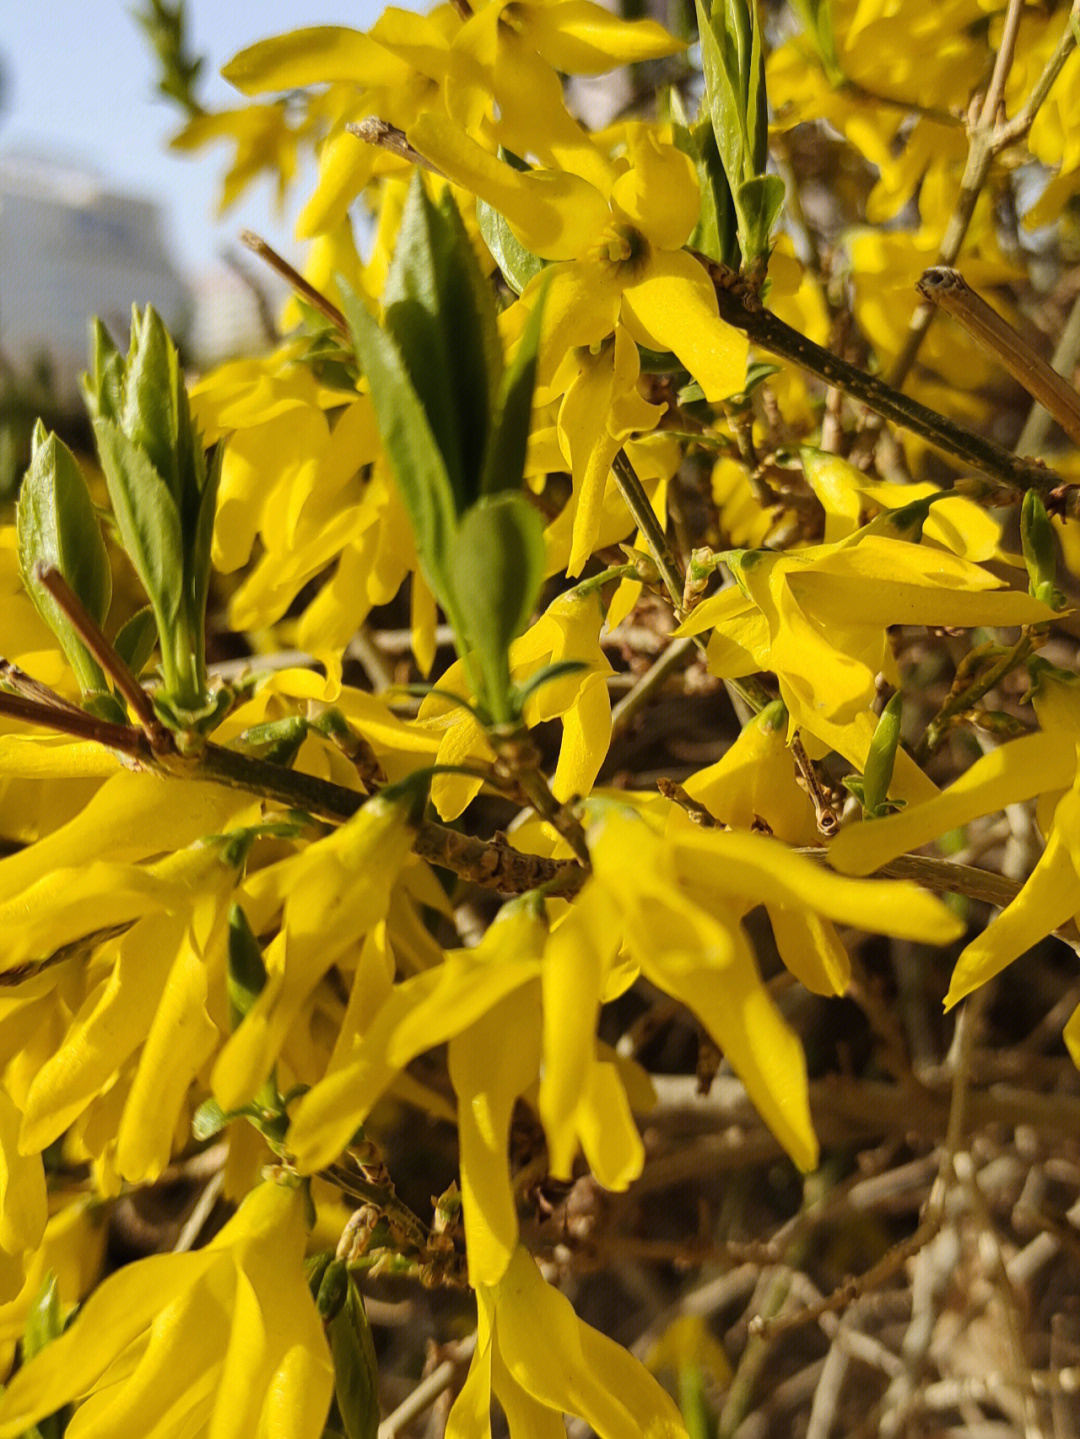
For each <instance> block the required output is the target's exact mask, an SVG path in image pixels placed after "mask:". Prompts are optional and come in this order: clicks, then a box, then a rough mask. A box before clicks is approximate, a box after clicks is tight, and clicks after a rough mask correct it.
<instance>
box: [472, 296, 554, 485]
mask: <svg viewBox="0 0 1080 1439" xmlns="http://www.w3.org/2000/svg"><path fill="white" fill-rule="evenodd" d="M546 299H547V282H546V281H542V282H541V287H540V293H539V294H538V295H537V297H536V303H535V304H534V305H533V307H532V310H531V312H530V314H529V318H528V319H527V320H526V321H525V329H524V331H523V332H522V335H521V339H520V340H519V342H518V347H517V351H516V353H515V355H514V359H513V363H512V364H511V365H510V366H509V368H508V369H507V370H506V372H505V374H504V375H503V379H502V387H501V391H500V394H499V397H498V403H497V405H496V408H495V414H494V416H493V418H492V424H491V432H490V435H489V437H488V444H487V453H486V454H485V456H484V470H483V474H482V476H481V479H480V493H481V494H483V495H497V494H499V493H501V492H502V491H504V490H520V489H521V479H522V474H523V472H524V470H525V451H526V449H527V448H528V444H529V429H530V424H529V422H530V419H531V417H532V397H533V387H534V384H535V382H536V356H537V352H538V351H539V348H540V333H541V330H542V328H543V319H544V304H545V301H546Z"/></svg>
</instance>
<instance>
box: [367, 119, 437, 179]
mask: <svg viewBox="0 0 1080 1439" xmlns="http://www.w3.org/2000/svg"><path fill="white" fill-rule="evenodd" d="M345 128H346V130H348V132H349V134H350V135H355V136H356V138H357V139H358V140H363V141H364V143H365V144H366V145H375V146H377V147H378V149H380V150H386V151H388V152H389V153H390V154H391V155H396V156H397V157H398V159H399V160H407V161H408V162H409V164H410V165H417V166H419V168H420V169H421V170H427V171H428V173H429V174H432V175H440V176H442V178H443V179H445V178H446V177H445V175H443V172H442V171H441V170H440V169H439V167H438V165H433V164H432V163H431V161H430V160H425V159H424V157H423V155H421V153H420V151H419V150H414V149H413V147H412V146H411V145H410V144H409V142H408V140H407V139H406V138H405V131H404V130H401V129H399V128H398V126H397V125H391V123H390V121H389V120H383V119H381V118H380V117H379V116H378V115H368V116H366V117H365V118H364V119H363V120H360V121H358V122H357V123H355V124H349V125H346V126H345Z"/></svg>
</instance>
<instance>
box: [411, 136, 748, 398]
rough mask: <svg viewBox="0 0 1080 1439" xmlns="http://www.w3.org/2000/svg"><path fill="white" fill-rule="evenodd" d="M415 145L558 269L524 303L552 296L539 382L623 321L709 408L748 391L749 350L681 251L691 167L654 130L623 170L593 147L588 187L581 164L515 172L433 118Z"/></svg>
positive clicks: (690, 200)
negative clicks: (671, 362) (694, 384)
mask: <svg viewBox="0 0 1080 1439" xmlns="http://www.w3.org/2000/svg"><path fill="white" fill-rule="evenodd" d="M409 140H410V142H411V143H412V144H413V145H415V147H416V148H417V150H419V151H420V153H421V154H422V155H424V156H425V157H426V158H427V159H429V160H430V161H431V162H432V163H433V164H435V165H437V166H438V167H439V169H440V170H442V171H443V172H444V174H446V175H448V176H449V178H450V179H451V180H452V181H453V182H454V183H455V184H458V185H462V186H464V188H465V189H467V190H470V191H471V192H472V193H473V194H474V195H476V196H478V197H479V198H480V199H482V200H485V201H487V203H488V204H489V205H491V206H493V207H494V208H495V209H496V210H498V211H500V213H501V214H503V215H504V216H505V218H506V220H507V222H508V224H509V225H510V228H511V230H512V231H513V232H514V234H515V235H516V236H517V238H518V239H519V240H520V241H521V243H522V244H523V245H524V246H525V247H526V249H528V250H531V251H532V252H533V253H534V254H536V255H541V256H543V257H544V258H545V259H550V260H555V261H559V262H561V263H558V264H555V265H553V266H551V267H549V268H548V269H547V270H545V271H544V272H543V273H542V274H541V275H537V276H536V277H535V278H534V279H533V280H532V281H530V283H529V285H527V286H526V288H525V291H524V292H523V294H522V304H524V305H525V306H527V307H531V306H532V304H533V303H534V302H535V300H536V297H537V295H538V294H539V293H540V287H541V285H545V286H546V287H547V289H546V296H547V298H546V300H545V302H544V340H543V345H542V350H541V358H540V364H539V369H538V380H539V382H540V383H541V384H544V383H546V382H547V380H548V379H549V378H550V376H551V375H552V374H553V373H554V370H555V368H556V367H557V366H558V364H560V363H561V362H562V360H563V357H564V356H565V355H566V354H567V352H568V351H570V350H572V349H574V348H577V347H579V346H590V345H596V344H599V343H600V341H602V340H604V339H606V338H607V336H608V335H610V334H611V333H612V332H613V330H614V329H615V325H616V323H617V322H620V321H621V323H622V324H623V325H625V327H626V329H627V330H628V331H629V333H630V335H631V336H632V337H633V338H634V339H635V340H637V341H638V343H640V344H642V345H646V346H648V347H649V348H651V349H654V350H671V351H674V353H675V354H676V355H677V356H678V358H679V359H680V360H681V361H682V363H683V364H684V365H685V366H686V368H687V369H688V370H689V371H690V372H691V374H693V375H694V377H695V378H696V379H697V380H698V382H699V383H700V384H701V387H702V389H703V390H704V392H705V396H706V398H707V399H710V400H719V399H723V398H724V397H725V396H727V395H730V394H734V393H735V392H737V391H739V390H741V389H742V387H743V385H744V383H745V380H746V356H747V348H748V347H747V341H746V339H745V337H744V336H742V335H740V334H739V332H738V331H737V330H733V329H732V328H731V327H730V326H729V325H726V324H724V322H723V321H722V320H721V319H720V318H719V314H718V311H717V306H716V295H715V293H714V291H713V286H712V282H711V280H710V279H709V276H708V273H707V271H706V270H705V268H704V267H703V266H702V265H701V264H699V262H698V261H697V260H695V259H694V258H693V257H692V256H690V255H688V254H686V252H685V251H684V250H683V248H682V246H683V245H684V244H685V243H686V241H687V239H688V238H689V236H690V233H691V231H692V230H693V228H694V225H695V223H696V221H697V217H698V209H699V206H700V194H699V190H698V181H697V175H696V173H695V170H694V166H693V164H692V162H691V161H690V160H689V159H688V158H687V156H685V155H683V154H682V153H681V152H680V151H679V150H676V149H675V147H674V146H673V145H669V144H666V143H664V142H663V141H661V140H660V139H659V138H658V137H657V135H656V133H655V131H654V130H653V129H652V128H651V127H649V126H646V125H643V124H634V125H629V126H627V127H626V152H627V153H626V158H625V159H624V160H621V161H619V162H609V161H607V159H606V157H604V156H603V155H602V154H601V151H600V150H599V149H598V148H597V147H596V146H595V145H594V146H591V147H590V151H589V154H590V156H592V157H593V158H594V159H596V160H598V161H600V162H601V163H600V164H590V165H589V166H588V167H587V168H588V170H589V171H590V172H591V173H590V174H589V175H588V178H586V176H585V173H584V169H583V167H582V165H581V159H580V157H579V156H577V155H575V156H574V157H573V158H572V159H570V158H568V159H567V160H566V162H565V163H566V164H567V165H570V166H572V168H567V169H561V170H554V169H549V170H530V171H525V172H522V171H518V170H515V169H513V168H512V167H511V166H510V165H507V164H504V163H503V162H502V161H500V160H497V159H496V158H495V156H494V155H492V154H489V153H488V151H486V150H484V149H483V148H482V147H481V146H480V145H478V144H477V143H476V141H475V140H473V139H471V138H470V137H469V136H468V135H467V134H466V133H465V132H464V131H463V130H460V129H458V128H457V127H456V126H455V125H454V124H453V122H452V121H450V120H449V119H447V118H446V117H445V116H443V115H439V114H436V113H435V112H433V111H429V112H427V113H425V114H424V115H422V116H421V117H420V119H419V120H418V121H417V122H416V124H415V125H414V126H413V127H412V128H411V129H410V131H409ZM530 148H533V147H530ZM579 170H581V171H582V172H581V173H577V171H579Z"/></svg>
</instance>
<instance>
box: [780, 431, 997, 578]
mask: <svg viewBox="0 0 1080 1439" xmlns="http://www.w3.org/2000/svg"><path fill="white" fill-rule="evenodd" d="M801 454H802V460H803V473H804V474H805V476H806V480H807V483H808V484H809V486H810V488H811V489H812V490H813V492H814V494H815V495H816V496H817V497H818V499H819V500H820V501H821V505H822V508H823V509H824V511H825V535H824V539H825V543H826V544H832V543H834V542H835V541H837V540H844V539H847V538H848V537H849V536H850V535H853V534H855V533H856V531H857V530H859V529H860V528H861V527H862V525H863V524H864V523H865V521H866V518H867V516H868V514H869V513H874V514H878V513H880V512H882V511H889V510H901V509H903V508H904V507H905V506H907V505H911V504H914V503H915V502H916V501H917V500H925V499H929V497H930V496H931V495H940V496H941V498H940V499H939V500H938V501H937V503H936V504H934V505H932V506H931V508H930V511H929V513H928V514H927V516H926V521H925V523H924V525H923V534H924V535H925V536H926V538H927V539H928V540H931V541H933V542H934V543H935V544H937V545H940V546H941V547H942V548H943V549H946V550H951V551H952V553H953V554H954V555H960V557H961V558H962V559H965V560H972V561H973V562H974V563H975V564H979V563H981V562H982V561H985V560H993V559H998V560H1000V559H1002V558H1003V556H1002V555H1001V553H1000V549H999V546H1000V543H1001V525H1000V524H999V522H998V521H997V520H995V519H994V517H993V516H992V515H990V514H988V513H987V512H986V510H985V509H983V508H982V506H980V505H977V504H976V503H975V501H974V500H969V499H968V498H967V497H966V496H965V495H951V494H949V493H948V492H947V491H944V490H941V489H940V488H939V487H938V486H937V485H934V484H930V483H929V482H926V483H923V484H918V483H914V482H913V483H911V484H907V485H901V484H890V483H888V482H886V481H883V480H877V481H875V480H873V479H871V478H870V477H869V476H868V475H866V474H864V473H863V471H862V470H860V469H857V468H856V467H855V465H853V464H852V463H851V462H850V460H845V459H843V458H842V457H841V456H840V455H833V454H827V453H826V452H825V451H824V450H814V449H811V448H810V447H809V446H804V447H803V449H802V451H801Z"/></svg>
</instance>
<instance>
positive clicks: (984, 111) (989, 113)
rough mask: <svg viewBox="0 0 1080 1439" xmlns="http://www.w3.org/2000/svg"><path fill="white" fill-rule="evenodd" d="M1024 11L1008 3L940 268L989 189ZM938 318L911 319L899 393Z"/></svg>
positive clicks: (898, 365) (893, 378)
mask: <svg viewBox="0 0 1080 1439" xmlns="http://www.w3.org/2000/svg"><path fill="white" fill-rule="evenodd" d="M1023 12H1024V5H1023V0H1009V8H1008V10H1007V12H1006V15H1005V23H1004V25H1003V27H1002V32H1001V40H1000V42H999V44H998V51H997V55H996V56H995V59H994V69H993V73H992V75H991V77H990V84H989V85H988V86H987V90H986V95H985V96H984V98H983V103H982V106H981V108H980V111H979V115H978V118H977V119H976V120H975V123H974V124H973V125H972V127H971V130H970V133H969V135H968V153H967V160H966V162H965V164H964V173H963V175H962V176H961V179H960V193H959V195H958V196H957V197H956V204H955V206H954V208H953V212H952V214H951V215H950V217H949V222H948V224H947V225H946V227H945V233H944V235H943V236H942V238H941V245H940V247H939V249H938V254H937V259H936V261H935V264H938V265H954V264H955V263H956V259H957V256H958V255H959V254H960V247H961V245H963V243H964V238H965V236H966V235H967V232H968V228H969V226H970V225H971V220H972V217H973V215H974V214H975V207H976V205H977V204H978V202H979V196H980V195H981V194H982V189H983V186H984V185H985V184H986V177H987V176H988V175H989V173H990V165H991V162H992V160H993V158H994V143H993V136H994V132H995V128H996V126H997V123H998V111H999V110H1000V108H1001V102H1002V99H1003V97H1004V94H1005V82H1006V81H1007V79H1008V77H1009V71H1010V70H1011V69H1012V62H1013V56H1014V55H1015V53H1016V37H1017V34H1018V33H1019V28H1020V20H1021V17H1022V15H1023ZM933 318H934V309H933V306H932V305H928V304H926V303H923V304H921V305H919V307H918V308H917V309H916V311H915V313H914V315H912V317H911V324H910V326H909V328H908V332H907V337H906V339H905V340H904V344H903V345H902V347H901V349H900V353H899V355H897V357H896V359H895V361H894V362H893V366H892V369H891V370H890V372H889V383H890V384H891V385H894V386H895V387H896V388H897V389H899V387H900V386H901V385H902V384H903V383H904V380H905V379H906V378H907V375H908V372H909V371H910V369H911V367H912V365H913V364H914V363H915V358H916V356H917V355H918V353H919V349H920V347H921V346H922V342H923V339H924V338H925V336H926V332H927V330H929V328H930V322H931V320H932V319H933Z"/></svg>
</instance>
